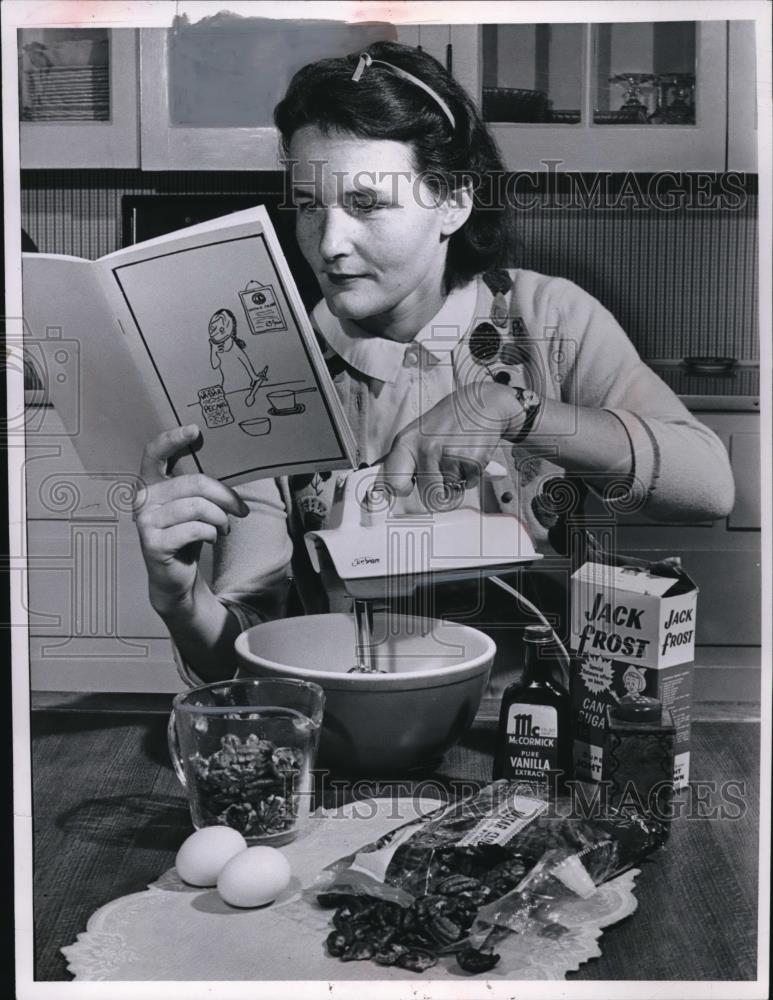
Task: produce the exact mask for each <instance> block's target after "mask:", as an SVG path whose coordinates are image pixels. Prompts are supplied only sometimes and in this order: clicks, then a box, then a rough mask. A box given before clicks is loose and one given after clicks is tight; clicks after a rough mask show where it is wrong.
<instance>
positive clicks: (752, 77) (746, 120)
mask: <svg viewBox="0 0 773 1000" xmlns="http://www.w3.org/2000/svg"><path fill="white" fill-rule="evenodd" d="M754 29H755V23H754V21H730V22H729V24H728V59H727V67H728V80H727V102H728V105H727V128H728V135H727V169H728V170H748V171H750V172H751V173H754V172H756V170H757V73H756V69H757V66H756V63H757V60H756V55H757V53H756V50H755V32H754Z"/></svg>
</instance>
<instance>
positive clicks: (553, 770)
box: [493, 625, 572, 798]
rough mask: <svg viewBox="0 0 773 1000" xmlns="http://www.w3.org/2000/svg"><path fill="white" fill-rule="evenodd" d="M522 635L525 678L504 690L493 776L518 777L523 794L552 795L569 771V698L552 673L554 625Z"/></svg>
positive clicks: (531, 627) (529, 627)
mask: <svg viewBox="0 0 773 1000" xmlns="http://www.w3.org/2000/svg"><path fill="white" fill-rule="evenodd" d="M523 638H524V645H525V649H526V659H525V664H524V671H523V676H522V677H521V679H520V680H519V681H516V682H515V683H513V684H509V685H508V686H507V687H506V688H505V690H504V693H503V694H502V707H501V709H500V713H499V727H498V729H497V738H496V746H495V748H494V772H493V778H494V780H495V781H496V780H497V779H498V778H506V779H508V780H510V781H517V782H518V783H519V784H521V785H522V791H523V792H524V794H528V793H529V792H531V793H532V794H535V795H538V796H539V797H541V798H550V797H552V796H553V795H554V794H555V793H556V791H558V790H560V788H561V786H562V784H563V782H564V781H565V780H566V779H567V778H568V777H569V776H570V774H571V761H572V734H571V712H570V697H569V693H568V692H567V691H565V690H564V689H563V687H561V686H560V685H559V684H558V683H557V682H556V681H555V680H553V678H552V676H551V673H552V667H553V663H554V655H553V651H554V649H555V643H554V639H553V631H552V629H551V628H550V627H549V626H547V625H527V626H526V628H525V629H524V635H523Z"/></svg>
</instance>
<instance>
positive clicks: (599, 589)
mask: <svg viewBox="0 0 773 1000" xmlns="http://www.w3.org/2000/svg"><path fill="white" fill-rule="evenodd" d="M697 598H698V589H697V587H696V586H695V584H694V583H693V581H692V580H691V579H690V578H689V576H687V574H686V573H685V572H683V571H682V570H681V569H679V568H678V567H671V566H664V565H663V564H658V565H657V566H650V567H648V566H647V565H646V564H644V563H641V564H638V563H637V565H635V566H608V565H605V564H601V563H585V564H584V565H583V566H581V567H580V568H579V569H578V570H577V572H576V573H574V574H573V576H572V604H571V607H572V631H571V647H572V650H573V652H574V656H573V660H572V716H573V734H574V754H573V756H574V773H575V777H577V778H580V779H583V780H591V781H600V780H601V762H602V747H603V745H604V731H605V727H606V724H607V706H609V705H614V704H624V703H625V702H629V701H635V700H637V699H640V698H642V697H646V698H656V699H657V700H658V701H660V702H661V703H662V705H663V708H665V709H668V710H669V711H670V712H671V716H672V718H673V721H674V725H675V727H676V739H675V747H674V787H675V788H681V787H683V786H684V785H686V784H687V781H688V778H689V773H690V708H691V701H692V676H693V662H692V661H693V657H694V653H695V609H696V603H697Z"/></svg>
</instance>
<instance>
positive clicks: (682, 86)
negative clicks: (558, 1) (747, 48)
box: [476, 21, 727, 171]
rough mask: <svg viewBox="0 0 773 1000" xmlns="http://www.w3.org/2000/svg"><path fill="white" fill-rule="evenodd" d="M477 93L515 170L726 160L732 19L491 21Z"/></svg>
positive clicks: (704, 164)
mask: <svg viewBox="0 0 773 1000" xmlns="http://www.w3.org/2000/svg"><path fill="white" fill-rule="evenodd" d="M476 45H477V62H478V64H479V66H480V72H479V80H478V88H479V89H478V93H477V94H476V96H477V97H478V99H479V101H480V106H481V108H482V110H483V115H484V118H485V119H486V120H487V121H488V122H490V123H491V126H492V128H493V131H494V133H495V135H496V138H497V141H498V142H499V145H500V148H501V150H502V152H503V154H504V157H505V161H506V164H507V166H508V167H509V168H511V169H515V170H545V169H546V164H556V163H557V165H558V168H559V169H562V170H615V171H622V170H639V171H650V170H659V169H674V168H677V169H682V170H722V169H724V167H725V138H726V126H725V121H726V112H727V104H726V102H727V93H726V90H727V75H726V58H727V24H726V23H725V22H720V21H703V22H695V21H661V22H636V23H608V24H593V25H590V24H486V25H482V26H481V28H480V30H479V33H478V37H477V39H476Z"/></svg>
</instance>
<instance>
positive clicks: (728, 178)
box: [21, 170, 759, 361]
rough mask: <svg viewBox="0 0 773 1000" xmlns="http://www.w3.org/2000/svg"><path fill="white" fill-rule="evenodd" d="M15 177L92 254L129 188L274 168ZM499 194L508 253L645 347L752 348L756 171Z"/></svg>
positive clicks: (518, 186)
mask: <svg viewBox="0 0 773 1000" xmlns="http://www.w3.org/2000/svg"><path fill="white" fill-rule="evenodd" d="M664 178H665V183H664ZM669 178H670V179H669ZM21 185H22V190H21V197H22V225H23V226H24V228H25V230H26V231H27V232H28V233H29V235H30V236H31V237H32V239H33V240H34V242H35V243H36V245H37V247H38V249H39V250H40V251H41V252H42V253H66V254H73V255H75V256H78V257H86V258H89V259H94V258H96V257H101V256H103V255H104V254H107V253H111V252H112V251H114V250H117V249H118V248H119V247H120V246H121V197H122V196H123V195H125V194H136V195H139V194H209V195H211V194H247V195H249V194H255V195H256V196H257V195H259V193H260V192H261V191H266V190H281V187H280V186H279V185H281V177H280V175H278V174H259V173H255V174H249V173H244V172H233V173H218V172H143V171H139V170H136V171H135V170H82V171H81V170H72V171H65V170H56V171H55V170H35V171H32V170H30V171H22V175H21ZM502 196H503V197H506V198H507V199H508V201H509V203H510V204H512V205H513V206H514V211H515V212H516V217H517V226H518V231H519V234H520V246H519V247H518V249H517V252H516V261H515V262H516V263H518V264H519V265H520V266H522V267H527V268H533V269H534V270H537V271H541V272H543V273H545V274H553V275H561V276H563V277H566V278H570V279H571V280H573V281H576V282H577V283H578V284H579V285H581V286H582V287H583V288H585V289H586V290H587V291H589V292H591V294H593V295H595V296H596V297H597V298H598V299H600V300H601V302H603V303H604V305H606V306H607V308H608V309H610V310H611V311H612V312H613V313H614V314H615V316H616V317H617V319H618V320H619V321H620V323H621V325H622V326H623V328H624V329H625V330H626V331H627V333H628V334H629V336H630V337H631V339H632V340H633V342H634V343H635V344H636V346H637V348H638V349H639V352H640V353H641V354H642V356H643V357H645V358H648V359H652V358H681V357H684V356H689V355H729V356H733V357H737V358H739V359H742V360H746V361H754V360H757V359H758V357H759V344H758V333H757V324H758V317H757V297H758V289H757V178H756V175H754V176H750V175H747V176H745V177H743V176H742V175H702V174H701V175H696V174H682V175H673V176H671V175H653V176H650V175H641V174H637V175H632V174H626V175H609V174H606V175H605V174H598V175H589V174H585V175H566V174H565V175H562V176H559V177H556V176H555V175H539V176H537V175H520V176H518V177H517V178H516V179H515V180H513V182H512V183H511V184H508V185H506V186H505V187H504V193H503V195H502ZM257 200H259V198H256V201H257Z"/></svg>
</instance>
